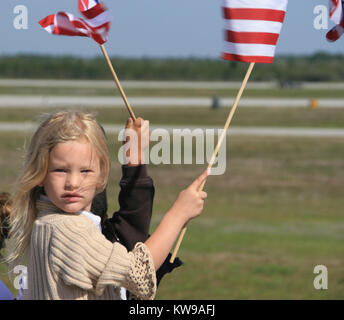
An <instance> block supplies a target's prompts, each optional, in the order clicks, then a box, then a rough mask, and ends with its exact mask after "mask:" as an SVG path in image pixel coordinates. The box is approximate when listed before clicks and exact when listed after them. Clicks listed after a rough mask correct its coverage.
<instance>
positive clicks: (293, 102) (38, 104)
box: [0, 95, 344, 109]
mask: <svg viewBox="0 0 344 320" xmlns="http://www.w3.org/2000/svg"><path fill="white" fill-rule="evenodd" d="M128 100H129V103H130V104H131V105H132V106H134V107H135V108H136V107H204V108H210V106H211V105H212V98H187V97H185V98H180V97H177V98H176V97H128ZM219 103H220V106H222V107H230V106H232V105H233V103H234V98H226V99H220V100H219ZM318 103H319V108H344V99H318ZM309 104H310V100H309V99H298V98H295V99H294V98H243V99H241V101H240V107H269V108H278V107H290V108H292V107H293V108H300V107H308V106H309ZM123 106H124V103H123V100H122V98H121V97H104V96H96V97H95V96H80V97H75V96H21V95H20V96H19V95H18V96H12V95H0V108H9V107H10V108H30V109H31V108H41V109H42V108H60V107H62V108H64V107H93V108H99V107H102V108H123Z"/></svg>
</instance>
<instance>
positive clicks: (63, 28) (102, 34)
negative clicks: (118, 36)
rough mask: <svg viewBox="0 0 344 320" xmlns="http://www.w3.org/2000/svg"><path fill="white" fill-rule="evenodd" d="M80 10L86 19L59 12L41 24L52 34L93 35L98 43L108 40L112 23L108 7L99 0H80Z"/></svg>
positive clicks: (43, 20)
mask: <svg viewBox="0 0 344 320" xmlns="http://www.w3.org/2000/svg"><path fill="white" fill-rule="evenodd" d="M81 9H82V10H81ZM79 10H80V11H81V13H82V14H83V16H84V17H85V19H81V18H78V17H76V16H74V15H73V14H70V13H67V12H58V13H57V14H52V15H49V16H47V17H46V18H44V19H42V20H41V21H40V22H39V24H40V25H41V26H42V27H43V28H44V29H45V30H46V31H47V32H49V33H51V34H60V35H66V36H81V37H91V38H92V39H93V40H94V41H96V42H97V43H99V44H104V43H105V42H106V41H107V40H108V33H109V31H110V25H111V18H110V15H109V12H108V10H107V8H106V7H105V6H104V5H103V4H101V3H99V1H95V0H79Z"/></svg>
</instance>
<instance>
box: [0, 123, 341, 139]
mask: <svg viewBox="0 0 344 320" xmlns="http://www.w3.org/2000/svg"><path fill="white" fill-rule="evenodd" d="M36 127H37V124H36V123H32V122H11V123H10V122H0V133H1V132H32V131H33V130H35V129H36ZM104 129H105V131H106V132H107V133H119V132H120V131H121V130H122V129H123V125H116V124H114V125H104ZM157 129H162V130H167V131H168V132H169V133H172V132H173V130H177V131H178V132H179V133H180V132H181V130H185V129H186V131H185V132H184V133H185V134H186V135H187V130H188V131H189V134H197V131H195V130H196V129H202V130H206V129H208V130H209V129H215V130H216V131H215V133H216V134H217V133H218V131H217V130H220V129H223V128H222V127H196V126H171V125H169V126H167V125H161V126H159V125H156V126H152V127H151V131H154V130H157ZM198 132H199V130H198ZM202 132H204V131H202ZM205 132H206V131H205ZM227 135H233V136H273V137H342V138H344V129H327V128H326V129H323V128H278V127H235V126H233V127H231V128H229V130H228V131H227Z"/></svg>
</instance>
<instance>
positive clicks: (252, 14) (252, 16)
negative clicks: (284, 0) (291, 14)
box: [223, 7, 285, 23]
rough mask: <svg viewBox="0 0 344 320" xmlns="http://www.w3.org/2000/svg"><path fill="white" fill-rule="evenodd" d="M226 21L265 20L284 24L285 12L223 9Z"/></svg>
mask: <svg viewBox="0 0 344 320" xmlns="http://www.w3.org/2000/svg"><path fill="white" fill-rule="evenodd" d="M223 14H224V18H225V19H227V20H228V19H236V20H264V21H275V22H281V23H282V22H283V21H284V17H285V11H282V10H273V9H251V8H248V9H242V8H226V7H224V8H223Z"/></svg>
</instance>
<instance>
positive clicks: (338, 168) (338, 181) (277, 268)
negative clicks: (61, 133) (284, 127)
mask: <svg viewBox="0 0 344 320" xmlns="http://www.w3.org/2000/svg"><path fill="white" fill-rule="evenodd" d="M25 139H27V135H25V134H22V133H1V134H0V155H1V156H0V164H1V165H0V174H1V177H2V179H1V180H0V190H1V191H6V190H7V191H8V190H9V191H11V190H12V187H13V184H14V181H15V177H16V174H17V170H18V168H19V166H20V163H21V154H22V152H21V151H22V149H23V146H24V145H25V143H24V141H25ZM109 141H111V142H110V147H111V149H112V152H111V154H112V157H113V168H112V172H111V179H110V185H109V187H108V193H109V207H110V210H109V212H113V211H115V210H117V209H118V204H117V194H118V191H119V187H118V181H119V179H120V166H119V164H118V162H117V160H116V157H115V155H116V154H117V150H118V147H119V145H118V144H117V143H115V142H114V141H115V136H112V135H110V136H109ZM9 159H10V161H9ZM343 159H344V148H343V139H339V138H330V139H329V138H316V139H315V138H272V137H270V138H263V137H231V138H230V139H228V140H227V170H226V173H225V174H224V175H221V176H212V177H210V178H209V179H208V180H207V183H206V185H205V191H207V193H208V199H207V201H206V204H205V208H204V211H203V213H202V215H201V217H199V218H198V219H195V220H193V221H191V222H190V224H189V226H188V231H187V233H186V235H185V238H184V241H183V243H182V246H181V249H180V251H179V257H180V258H181V259H182V260H183V261H184V263H185V264H184V266H183V267H181V268H179V269H177V270H175V271H174V272H173V273H171V274H168V275H167V276H166V277H165V278H164V279H163V280H162V283H161V285H160V287H159V290H158V294H157V298H158V299H343V297H344V271H343V264H344V247H343V240H344V218H343V213H342V212H343V207H344V197H343V187H344V182H343V181H344V160H343ZM204 168H205V166H204V165H159V166H153V165H150V166H149V172H150V175H151V176H152V177H153V179H154V183H155V188H156V194H155V201H154V209H153V221H152V231H153V230H154V228H155V226H156V225H157V223H158V222H159V221H160V219H161V216H162V214H163V213H164V212H166V211H167V210H168V209H169V207H170V206H171V204H172V203H173V201H174V199H175V198H176V197H177V195H178V193H179V192H180V191H181V190H182V189H183V188H185V187H186V186H187V185H188V184H189V183H190V182H192V181H193V179H194V178H195V177H197V176H198V175H199V174H200V173H201V172H202V171H203V170H204ZM318 264H323V265H326V266H327V268H328V275H329V289H328V290H320V291H318V290H315V289H314V287H313V280H314V277H315V276H316V275H315V274H313V269H314V267H315V266H316V265H318ZM0 271H1V272H2V276H1V279H3V280H5V281H6V283H7V284H9V281H8V279H7V278H6V276H5V275H4V274H3V272H4V271H5V266H4V265H2V266H1V267H0ZM12 289H13V288H12Z"/></svg>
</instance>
